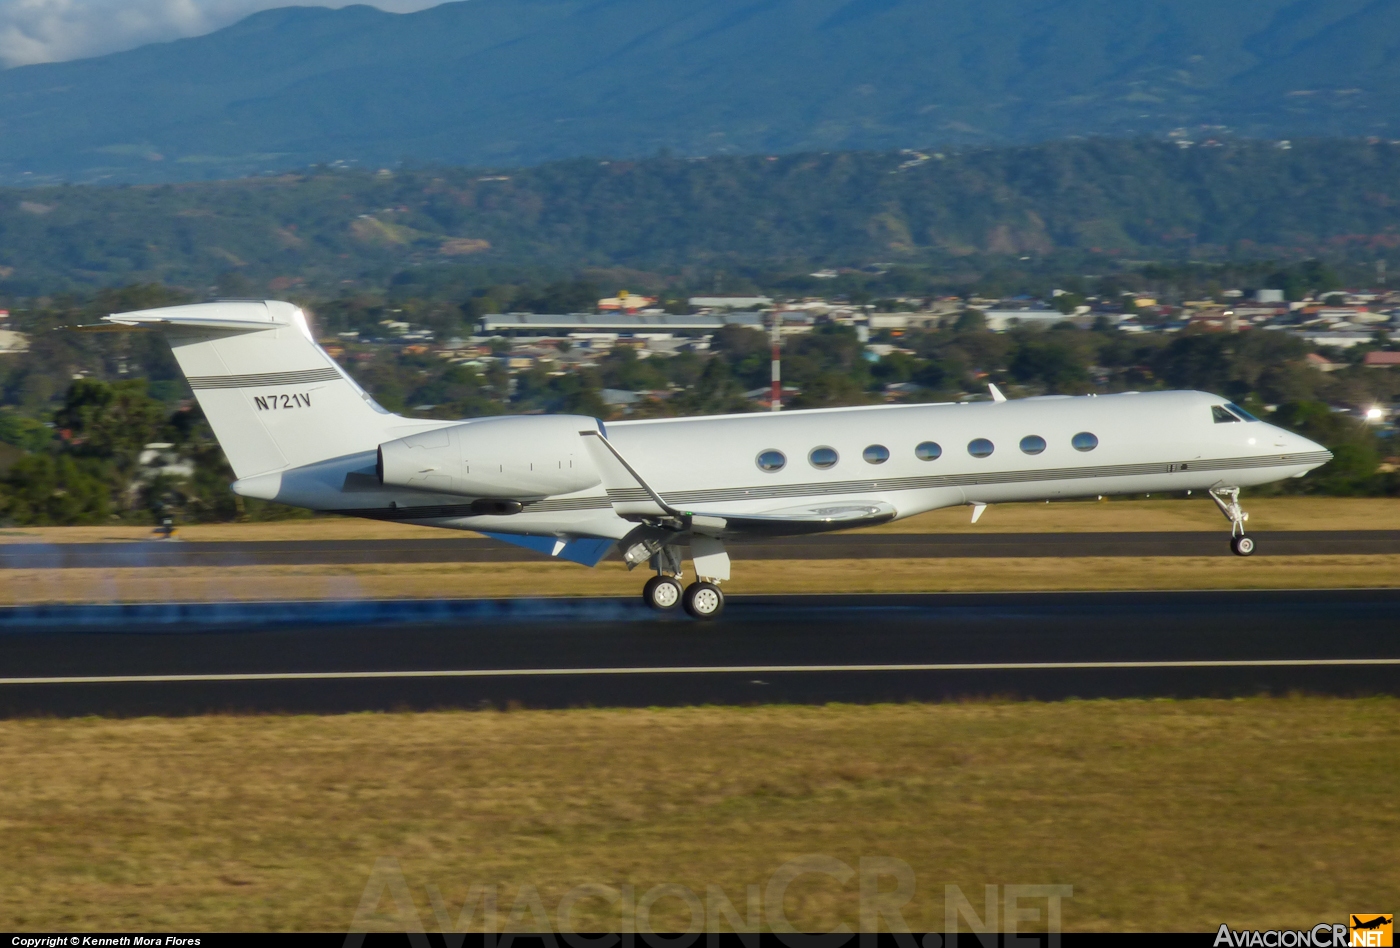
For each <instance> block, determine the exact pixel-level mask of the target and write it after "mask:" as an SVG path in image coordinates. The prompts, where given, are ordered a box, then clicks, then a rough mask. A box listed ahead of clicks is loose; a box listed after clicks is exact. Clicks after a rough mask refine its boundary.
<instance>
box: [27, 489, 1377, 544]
mask: <svg viewBox="0 0 1400 948" xmlns="http://www.w3.org/2000/svg"><path fill="white" fill-rule="evenodd" d="M1244 506H1245V509H1246V510H1248V511H1249V513H1250V521H1249V525H1250V528H1251V529H1253V530H1256V531H1259V530H1400V498H1394V497H1266V498H1248V497H1247V498H1246V499H1245V505H1244ZM970 519H971V508H969V507H951V508H947V509H944V510H935V511H932V512H931V513H926V514H920V515H919V516H917V517H910V518H909V519H908V520H901V521H899V522H897V523H891V524H886V525H884V526H882V527H874V528H871V530H872V531H873V532H878V533H1118V532H1136V531H1143V530H1148V531H1157V530H1164V531H1171V530H1221V531H1225V530H1228V525H1227V524H1226V523H1225V520H1224V518H1223V517H1221V516H1220V512H1219V511H1217V510H1216V509H1215V505H1214V504H1212V503H1211V502H1210V501H1209V500H1208V499H1207V498H1205V497H1204V496H1202V497H1200V498H1199V499H1195V500H1179V499H1178V500H1113V501H1102V502H1094V501H1073V502H1069V501H1065V502H1060V503H1053V504H996V505H993V506H991V507H989V508H988V509H987V511H986V512H985V513H984V514H983V515H982V519H981V520H980V521H979V522H978V523H977V524H972V523H969V520H970ZM462 535H464V534H461V533H451V532H448V531H444V530H441V529H438V528H436V527H415V526H411V525H409V524H402V523H384V522H381V521H377V520H356V519H347V518H341V517H322V518H317V519H314V520H285V521H279V522H275V523H212V524H194V525H191V526H185V527H181V528H180V532H179V536H180V537H181V538H183V539H186V540H201V541H211V542H213V541H230V540H397V539H407V538H415V537H419V538H437V539H442V538H444V537H451V536H462ZM465 535H467V536H475V535H476V534H465ZM150 536H151V531H150V528H149V527H125V526H112V527H106V526H104V527H19V528H14V529H10V530H3V531H0V543H103V542H112V541H118V540H123V541H131V540H144V539H148V538H149V537H150Z"/></svg>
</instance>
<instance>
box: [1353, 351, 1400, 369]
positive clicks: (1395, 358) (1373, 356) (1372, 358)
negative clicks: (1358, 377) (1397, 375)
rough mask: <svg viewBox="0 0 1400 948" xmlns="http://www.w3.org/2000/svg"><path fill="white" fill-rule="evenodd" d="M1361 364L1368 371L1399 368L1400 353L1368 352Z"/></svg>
mask: <svg viewBox="0 0 1400 948" xmlns="http://www.w3.org/2000/svg"><path fill="white" fill-rule="evenodd" d="M1361 364H1362V365H1364V366H1366V367H1367V368H1369V369H1392V368H1395V367H1396V366H1400V352H1368V353H1366V356H1365V358H1363V359H1362V360H1361Z"/></svg>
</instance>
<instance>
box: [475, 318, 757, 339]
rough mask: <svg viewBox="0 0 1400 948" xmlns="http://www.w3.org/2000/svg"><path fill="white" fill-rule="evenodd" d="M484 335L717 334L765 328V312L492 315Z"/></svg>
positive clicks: (484, 320)
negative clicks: (733, 329)
mask: <svg viewBox="0 0 1400 948" xmlns="http://www.w3.org/2000/svg"><path fill="white" fill-rule="evenodd" d="M479 325H480V328H481V332H482V333H484V334H486V335H495V334H499V333H503V332H515V333H530V334H534V335H538V336H545V335H551V334H554V335H558V334H560V333H566V334H572V333H614V334H616V333H629V334H634V333H639V332H640V333H655V332H687V331H691V332H711V333H712V332H715V331H716V330H718V329H720V328H721V327H723V326H729V325H738V326H752V327H753V328H755V329H762V328H763V314H762V313H725V314H723V315H715V316H704V315H701V316H676V315H672V314H670V313H631V314H629V313H597V314H594V313H569V314H568V315H550V314H540V313H491V314H489V315H486V316H483V317H481V320H480V323H479Z"/></svg>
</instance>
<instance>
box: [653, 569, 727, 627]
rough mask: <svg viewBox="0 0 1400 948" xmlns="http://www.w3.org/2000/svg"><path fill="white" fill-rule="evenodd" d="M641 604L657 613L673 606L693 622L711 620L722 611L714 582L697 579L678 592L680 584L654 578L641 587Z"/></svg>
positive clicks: (663, 577) (671, 579) (672, 579)
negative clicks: (683, 612) (695, 620)
mask: <svg viewBox="0 0 1400 948" xmlns="http://www.w3.org/2000/svg"><path fill="white" fill-rule="evenodd" d="M642 601H643V602H645V603H646V604H647V605H649V606H651V607H652V608H653V609H656V610H658V611H660V612H670V611H671V610H672V609H674V608H676V606H680V607H682V608H683V609H685V611H686V613H687V614H688V615H691V616H694V617H695V618H696V619H713V618H714V617H715V616H717V615H719V614H720V613H721V612H723V611H724V593H722V592H721V591H720V588H719V585H718V584H717V583H711V582H707V581H706V580H703V579H702V580H697V581H696V582H693V583H691V584H690V585H689V586H686V587H685V589H684V590H682V589H681V581H680V579H678V578H677V577H675V576H667V575H665V574H662V575H659V576H653V577H652V578H651V579H649V580H647V584H646V585H645V586H643V587H642Z"/></svg>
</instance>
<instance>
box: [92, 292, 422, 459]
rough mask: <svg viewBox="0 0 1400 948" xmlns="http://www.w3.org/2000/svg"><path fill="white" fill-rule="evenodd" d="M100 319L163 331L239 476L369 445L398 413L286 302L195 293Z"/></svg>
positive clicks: (384, 436) (384, 432) (376, 441)
mask: <svg viewBox="0 0 1400 948" xmlns="http://www.w3.org/2000/svg"><path fill="white" fill-rule="evenodd" d="M107 320H108V321H109V322H113V323H118V324H120V325H124V326H141V327H145V326H150V327H153V328H158V329H160V330H162V331H163V332H164V333H165V335H166V338H167V339H168V340H169V342H170V348H171V349H172V350H173V351H174V353H175V359H176V360H177V361H178V362H179V363H180V368H181V370H182V371H183V372H184V373H185V377H186V378H187V379H188V380H189V383H190V388H192V389H193V390H194V394H195V398H197V399H199V406H200V407H201V408H203V409H204V414H205V417H207V418H208V419H209V424H210V425H211V426H212V427H213V429H214V435H215V437H217V438H218V439H219V444H220V445H222V447H223V449H224V453H225V454H226V455H227V456H228V460H229V464H230V465H232V466H233V471H234V473H235V474H237V475H238V477H239V478H247V477H252V476H254V475H257V474H264V473H267V472H270V471H278V470H283V469H285V468H289V467H299V466H301V465H303V464H310V463H312V462H313V461H323V460H326V459H328V458H335V457H341V456H343V455H347V454H354V453H356V452H360V451H372V450H374V448H375V446H376V445H378V444H379V443H380V442H382V441H385V440H388V437H387V435H388V432H389V429H390V428H391V427H393V426H395V425H401V424H403V422H404V419H402V418H400V417H399V416H397V415H393V414H390V413H389V412H387V411H385V410H384V409H383V408H380V407H379V405H377V404H376V403H375V401H374V399H372V398H370V396H369V395H368V394H367V393H366V392H365V391H364V389H362V388H360V386H359V385H357V384H355V381H354V380H353V379H351V378H350V376H349V375H347V374H346V373H345V371H344V370H343V369H341V368H340V366H338V365H336V363H335V362H334V361H333V360H332V359H331V357H330V356H328V355H326V353H325V350H323V349H322V348H321V347H320V346H318V345H317V344H316V341H315V340H314V339H313V338H312V336H311V330H310V327H308V326H307V323H306V315H305V314H304V313H303V312H302V311H301V310H300V309H299V308H298V307H296V306H293V305H292V304H291V303H282V302H277V301H274V300H266V301H261V302H256V301H231V302H222V303H199V304H195V305H192V306H171V307H166V308H163V309H148V310H142V311H139V312H134V313H116V314H113V315H111V316H108V317H107Z"/></svg>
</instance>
